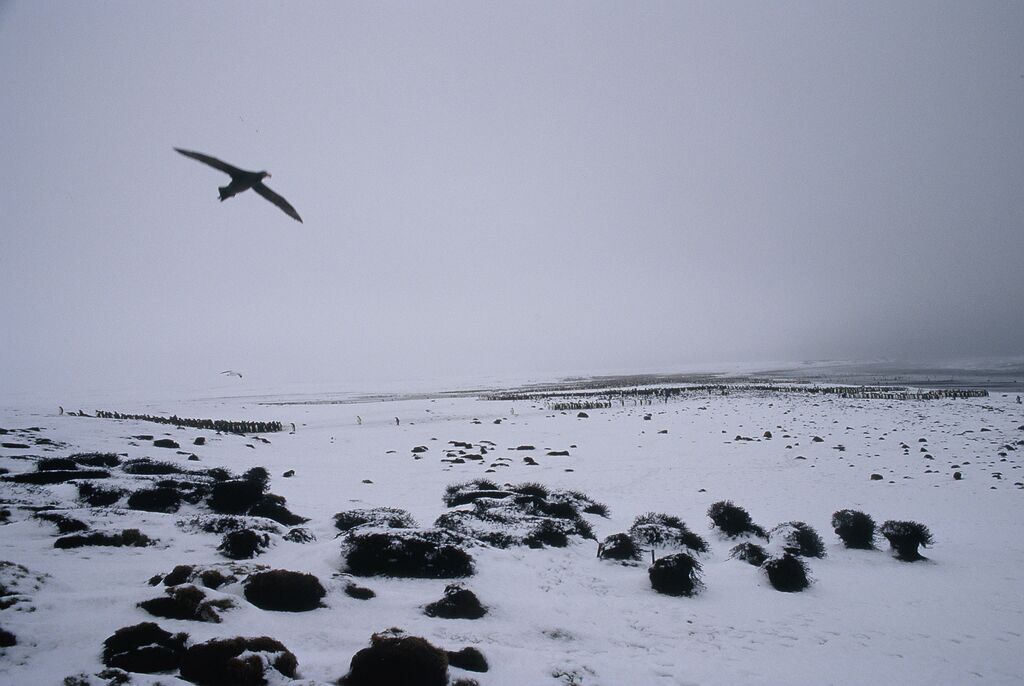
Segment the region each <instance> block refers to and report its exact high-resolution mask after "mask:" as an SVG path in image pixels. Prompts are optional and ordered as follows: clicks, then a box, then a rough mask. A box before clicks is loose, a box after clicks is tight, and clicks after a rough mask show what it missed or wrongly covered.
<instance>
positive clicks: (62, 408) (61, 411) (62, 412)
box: [57, 396, 1020, 414]
mask: <svg viewBox="0 0 1024 686" xmlns="http://www.w3.org/2000/svg"><path fill="white" fill-rule="evenodd" d="M1017 402H1020V396H1017ZM57 407H59V408H60V413H61V414H64V406H63V405H58V406H57Z"/></svg>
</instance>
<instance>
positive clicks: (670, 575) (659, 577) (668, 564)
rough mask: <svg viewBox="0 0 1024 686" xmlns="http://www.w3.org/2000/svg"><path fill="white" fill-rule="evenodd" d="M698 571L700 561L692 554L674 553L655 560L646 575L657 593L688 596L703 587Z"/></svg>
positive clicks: (699, 569)
mask: <svg viewBox="0 0 1024 686" xmlns="http://www.w3.org/2000/svg"><path fill="white" fill-rule="evenodd" d="M700 571H701V567H700V563H699V562H698V561H697V560H696V559H695V558H694V557H693V556H692V555H690V554H689V553H675V554H673V555H666V556H665V557H662V558H659V559H657V560H655V561H654V564H652V565H651V566H650V568H648V570H647V576H648V577H649V578H650V580H651V588H653V589H654V590H655V591H657V592H658V593H664V594H665V595H675V596H687V597H690V596H693V595H695V594H696V593H697V592H699V591H700V589H701V588H702V587H703V584H702V583H701V580H700Z"/></svg>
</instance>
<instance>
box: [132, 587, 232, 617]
mask: <svg viewBox="0 0 1024 686" xmlns="http://www.w3.org/2000/svg"><path fill="white" fill-rule="evenodd" d="M139 607H141V608H142V609H143V610H145V611H146V612H148V613H149V614H151V615H153V616H155V617H163V618H165V619H181V620H187V621H194V622H214V623H220V621H221V617H220V614H219V612H218V610H226V609H228V608H230V607H234V603H233V602H232V601H231V600H230V599H229V598H221V599H219V600H207V599H206V594H205V593H204V592H203V591H202V590H200V589H199V588H196V587H195V586H189V585H182V586H175V587H173V588H168V589H167V595H165V596H161V597H159V598H153V599H151V600H144V601H142V602H141V603H139Z"/></svg>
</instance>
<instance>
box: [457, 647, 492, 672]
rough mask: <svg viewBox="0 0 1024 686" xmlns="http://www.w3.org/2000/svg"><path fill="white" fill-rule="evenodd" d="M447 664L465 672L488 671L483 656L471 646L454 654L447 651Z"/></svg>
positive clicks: (488, 667)
mask: <svg viewBox="0 0 1024 686" xmlns="http://www.w3.org/2000/svg"><path fill="white" fill-rule="evenodd" d="M448 664H449V665H451V666H452V667H458V668H459V669H464V670H466V671H467V672H486V671H487V670H488V669H490V666H489V665H488V664H487V658H485V657H484V654H483V653H481V652H480V651H479V650H477V649H476V648H473V647H472V646H470V647H466V648H463V649H462V650H457V651H455V652H452V651H448Z"/></svg>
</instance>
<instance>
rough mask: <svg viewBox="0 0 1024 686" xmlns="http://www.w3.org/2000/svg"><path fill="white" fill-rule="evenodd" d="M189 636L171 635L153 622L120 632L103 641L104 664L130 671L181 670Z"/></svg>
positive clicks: (127, 627)
mask: <svg viewBox="0 0 1024 686" xmlns="http://www.w3.org/2000/svg"><path fill="white" fill-rule="evenodd" d="M187 638H188V637H187V635H186V634H171V633H170V632H168V631H164V630H163V629H161V628H160V627H159V626H158V625H156V624H154V623H153V622H142V623H141V624H135V625H133V626H126V627H124V628H121V629H118V630H117V631H115V632H114V633H113V635H111V636H110V637H109V638H107V640H105V641H104V642H103V664H105V665H106V666H107V667H116V668H118V669H123V670H125V671H128V672H142V673H146V674H152V673H154V672H167V671H172V670H175V669H177V668H178V666H179V665H180V663H181V656H182V654H183V653H184V652H185V640H186V639H187Z"/></svg>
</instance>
